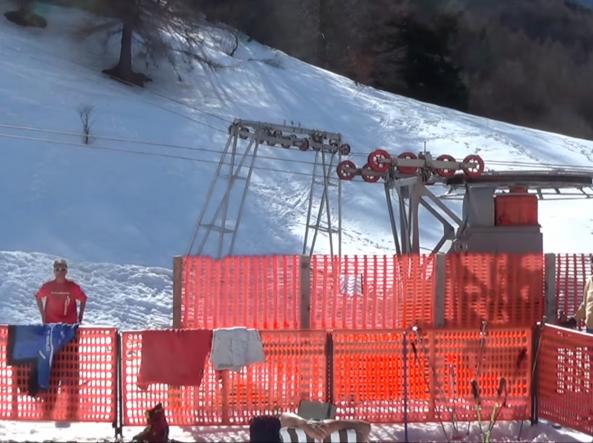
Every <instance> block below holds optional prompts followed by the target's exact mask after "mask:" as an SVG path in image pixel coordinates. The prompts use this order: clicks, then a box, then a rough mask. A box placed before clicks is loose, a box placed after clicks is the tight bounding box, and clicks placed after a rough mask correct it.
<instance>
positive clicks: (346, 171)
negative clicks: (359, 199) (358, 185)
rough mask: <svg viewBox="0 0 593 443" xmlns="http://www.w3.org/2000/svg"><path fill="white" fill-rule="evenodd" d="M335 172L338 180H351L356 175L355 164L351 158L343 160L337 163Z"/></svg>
mask: <svg viewBox="0 0 593 443" xmlns="http://www.w3.org/2000/svg"><path fill="white" fill-rule="evenodd" d="M336 172H337V174H338V177H339V178H340V180H352V179H353V178H354V176H355V175H356V165H355V164H354V162H353V161H351V160H344V161H342V162H340V163H338V166H337V168H336Z"/></svg>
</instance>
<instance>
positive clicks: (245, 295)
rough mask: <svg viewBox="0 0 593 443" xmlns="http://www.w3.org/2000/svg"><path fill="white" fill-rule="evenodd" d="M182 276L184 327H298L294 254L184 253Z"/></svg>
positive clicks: (297, 268) (298, 272)
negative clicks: (223, 255)
mask: <svg viewBox="0 0 593 443" xmlns="http://www.w3.org/2000/svg"><path fill="white" fill-rule="evenodd" d="M182 278H183V282H182V303H181V326H182V327H184V328H197V329H213V328H224V327H230V326H236V325H242V326H246V327H250V328H257V329H260V330H266V329H299V328H300V296H301V295H300V294H301V292H300V291H301V289H300V286H301V284H300V267H299V257H298V256H263V257H255V256H254V257H226V258H223V259H221V260H214V259H211V258H209V257H190V256H188V257H184V258H183V277H182Z"/></svg>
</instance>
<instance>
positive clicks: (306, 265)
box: [300, 255, 311, 329]
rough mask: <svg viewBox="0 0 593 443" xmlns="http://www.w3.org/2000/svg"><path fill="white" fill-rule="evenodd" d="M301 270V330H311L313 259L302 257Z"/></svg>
mask: <svg viewBox="0 0 593 443" xmlns="http://www.w3.org/2000/svg"><path fill="white" fill-rule="evenodd" d="M300 268H301V303H300V305H301V325H300V329H310V328H311V258H310V257H309V256H307V255H301V257H300Z"/></svg>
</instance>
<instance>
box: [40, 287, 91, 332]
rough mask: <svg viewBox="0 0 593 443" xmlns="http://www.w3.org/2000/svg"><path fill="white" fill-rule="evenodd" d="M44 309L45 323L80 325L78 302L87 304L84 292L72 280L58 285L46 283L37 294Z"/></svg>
mask: <svg viewBox="0 0 593 443" xmlns="http://www.w3.org/2000/svg"><path fill="white" fill-rule="evenodd" d="M35 298H36V299H37V300H41V301H42V303H43V305H44V308H43V312H44V323H69V324H74V323H78V313H77V311H76V302H77V301H79V302H81V303H82V302H86V299H87V297H86V294H85V293H84V291H83V290H82V289H81V288H80V286H78V285H77V284H76V283H74V282H73V281H71V280H66V281H65V282H64V283H58V282H56V281H55V280H52V281H48V282H47V283H44V284H43V286H41V288H39V291H37V294H35Z"/></svg>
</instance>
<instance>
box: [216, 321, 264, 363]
mask: <svg viewBox="0 0 593 443" xmlns="http://www.w3.org/2000/svg"><path fill="white" fill-rule="evenodd" d="M210 359H211V360H212V364H213V365H214V369H217V370H224V369H230V370H231V371H240V370H241V369H242V368H243V367H244V366H247V365H249V364H251V363H257V362H261V361H264V360H265V356H264V348H263V346H262V342H261V337H260V335H259V331H257V330H255V329H246V328H225V329H215V330H214V334H213V338H212V355H211V356H210Z"/></svg>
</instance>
